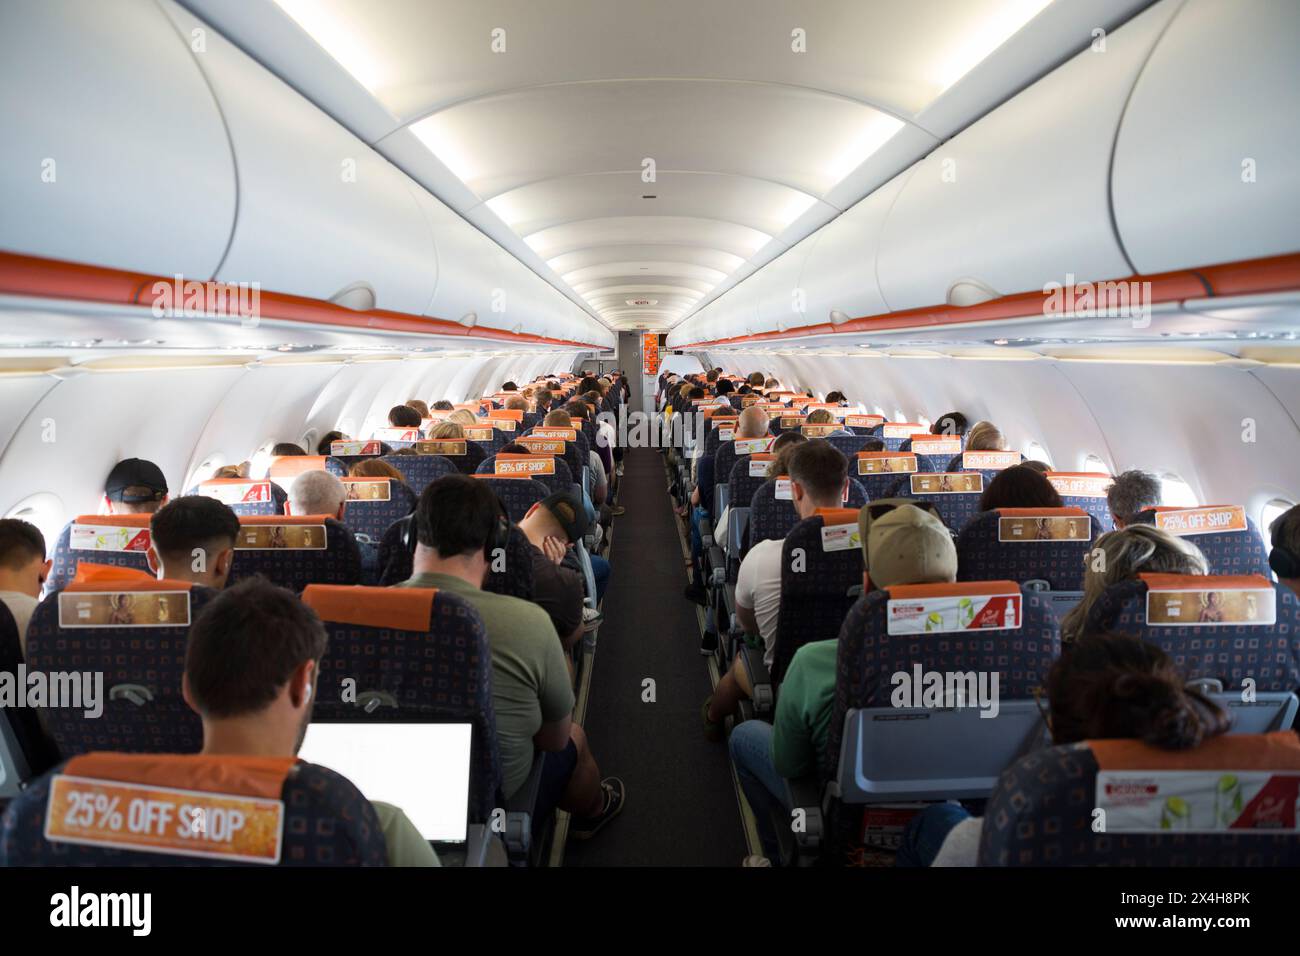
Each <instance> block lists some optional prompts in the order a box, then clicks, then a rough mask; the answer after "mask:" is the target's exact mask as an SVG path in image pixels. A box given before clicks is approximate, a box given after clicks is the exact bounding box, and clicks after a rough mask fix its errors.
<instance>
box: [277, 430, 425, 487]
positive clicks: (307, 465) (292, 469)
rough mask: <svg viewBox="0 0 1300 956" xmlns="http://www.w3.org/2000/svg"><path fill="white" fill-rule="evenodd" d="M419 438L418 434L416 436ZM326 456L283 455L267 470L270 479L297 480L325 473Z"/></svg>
mask: <svg viewBox="0 0 1300 956" xmlns="http://www.w3.org/2000/svg"><path fill="white" fill-rule="evenodd" d="M416 437H417V438H418V437H419V436H418V434H417V436H416ZM325 457H326V456H325V455H281V456H280V457H278V458H272V459H271V464H270V466H269V467H268V468H267V469H266V477H268V478H297V477H298V476H299V475H301V474H303V473H304V472H307V471H324V470H325Z"/></svg>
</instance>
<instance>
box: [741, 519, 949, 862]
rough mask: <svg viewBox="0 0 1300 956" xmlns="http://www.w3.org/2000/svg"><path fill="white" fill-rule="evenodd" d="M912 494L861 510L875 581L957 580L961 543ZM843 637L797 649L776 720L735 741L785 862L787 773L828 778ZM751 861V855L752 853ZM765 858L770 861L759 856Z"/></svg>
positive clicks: (762, 820) (765, 838) (759, 814)
mask: <svg viewBox="0 0 1300 956" xmlns="http://www.w3.org/2000/svg"><path fill="white" fill-rule="evenodd" d="M916 504H917V503H916V502H915V501H914V500H911V499H905V498H895V499H887V500H884V501H873V502H871V503H870V504H868V505H866V506H865V507H863V509H862V511H861V512H860V513H859V517H858V525H859V527H860V528H861V531H862V550H863V557H864V559H865V561H866V567H867V571H868V573H869V574H870V577H871V585H872V587H873V588H888V587H893V586H895V585H898V584H933V583H939V582H944V581H949V582H951V581H955V580H957V549H956V547H955V546H954V545H953V542H952V536H951V535H950V534H949V533H948V529H947V528H946V527H944V524H943V522H942V521H940V520H939V518H938V516H937V515H935V514H934V513H933V512H931V511H928V510H923V509H922V508H920V507H917V506H916ZM838 650H839V641H838V639H837V640H833V641H814V642H812V643H811V644H805V645H804V646H803V647H801V648H799V650H797V651H796V652H795V655H794V657H793V659H792V660H791V661H790V666H789V668H788V669H787V670H786V674H785V680H784V681H782V683H781V688H780V696H779V697H777V703H776V716H775V719H774V721H773V723H771V724H768V723H764V722H763V721H760V720H747V721H745V722H744V723H742V724H740V725H739V726H738V727H736V729H735V730H733V731H732V732H731V740H730V741H729V746H730V750H731V759H732V762H733V763H734V764H735V766H736V775H737V776H738V777H739V778H740V784H741V787H742V789H743V790H744V791H745V799H746V800H748V801H749V805H750V806H751V807H752V808H753V810H754V816H755V817H756V819H757V822H758V831H759V837H760V839H761V840H762V844H763V852H764V853H765V854H766V856H767V859H768V860H770V861H771V862H772V863H776V862H779V858H780V845H779V843H778V842H777V836H776V830H775V825H774V823H773V821H774V819H775V818H776V816H777V815H778V814H782V813H784V814H785V815H788V813H789V810H790V808H789V807H787V806H785V794H786V787H785V780H787V779H794V778H796V777H805V776H809V775H811V774H813V773H816V774H817V775H818V776H819V777H821V778H823V779H825V777H826V776H827V773H828V771H829V768H828V767H827V766H826V756H827V755H826V740H827V737H828V736H829V732H830V723H831V712H832V710H833V709H834V705H835V658H836V655H837V653H838ZM747 862H748V861H747ZM759 865H763V864H759Z"/></svg>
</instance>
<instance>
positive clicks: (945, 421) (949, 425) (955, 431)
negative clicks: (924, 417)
mask: <svg viewBox="0 0 1300 956" xmlns="http://www.w3.org/2000/svg"><path fill="white" fill-rule="evenodd" d="M968 427H969V426H968V425H967V422H966V416H965V415H963V414H962V413H961V412H945V413H944V414H942V415H940V416H939V417H938V418H936V419H935V420H934V424H933V425H931V426H930V434H931V435H965V434H966V430H967V428H968Z"/></svg>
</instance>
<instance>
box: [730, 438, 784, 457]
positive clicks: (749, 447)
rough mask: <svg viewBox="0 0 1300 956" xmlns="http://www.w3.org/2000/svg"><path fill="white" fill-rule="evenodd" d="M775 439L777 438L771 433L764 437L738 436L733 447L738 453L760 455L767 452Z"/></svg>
mask: <svg viewBox="0 0 1300 956" xmlns="http://www.w3.org/2000/svg"><path fill="white" fill-rule="evenodd" d="M774 441H776V439H775V438H774V437H772V436H770V435H769V436H765V437H763V438H737V439H735V441H734V442H733V443H732V447H733V448H734V450H735V452H736V454H737V455H759V454H766V452H767V450H768V449H769V448H771V447H772V442H774Z"/></svg>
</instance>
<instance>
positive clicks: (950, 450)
mask: <svg viewBox="0 0 1300 956" xmlns="http://www.w3.org/2000/svg"><path fill="white" fill-rule="evenodd" d="M912 451H914V452H916V453H917V454H919V455H960V454H961V439H960V438H958V437H957V436H956V435H913V436H912Z"/></svg>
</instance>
